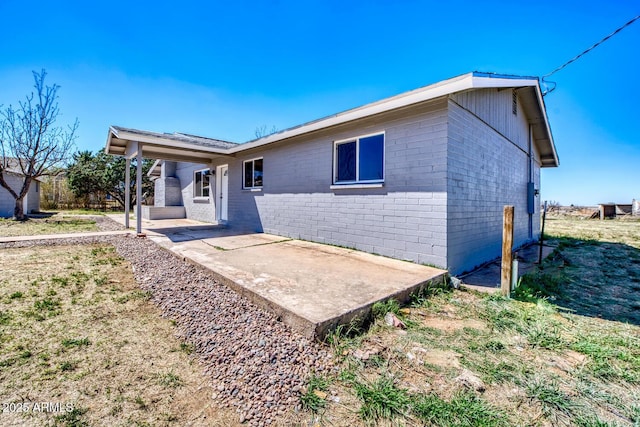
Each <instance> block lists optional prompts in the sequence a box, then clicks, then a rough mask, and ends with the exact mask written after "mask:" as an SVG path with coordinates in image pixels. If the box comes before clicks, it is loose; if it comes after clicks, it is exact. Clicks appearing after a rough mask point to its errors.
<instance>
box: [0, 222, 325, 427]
mask: <svg viewBox="0 0 640 427" xmlns="http://www.w3.org/2000/svg"><path fill="white" fill-rule="evenodd" d="M105 219H107V220H108V221H110V222H114V221H112V220H111V219H109V218H105ZM116 224H117V223H116ZM118 225H119V224H118ZM92 243H108V244H112V245H113V246H115V248H116V250H117V252H118V253H119V254H120V255H121V256H122V257H123V258H125V259H126V260H127V261H129V262H130V263H131V264H132V266H133V273H134V277H135V279H136V281H137V282H138V284H139V286H140V287H141V288H142V289H143V290H147V291H150V292H151V295H152V297H151V298H152V301H153V302H154V303H155V304H156V305H157V306H158V307H159V308H160V309H161V311H162V314H163V316H164V317H167V318H170V319H172V320H174V321H175V322H176V326H177V328H178V336H179V338H180V339H182V340H185V341H186V342H188V343H191V344H193V346H194V350H195V355H196V356H197V357H198V358H199V360H200V361H201V362H202V364H203V366H204V371H205V374H206V376H207V377H208V378H209V379H210V381H211V384H212V386H213V389H214V390H215V392H214V394H213V396H212V398H213V399H214V402H215V403H217V404H218V405H219V406H221V407H230V406H233V407H236V408H237V411H238V413H239V421H240V422H246V423H248V424H250V425H254V426H263V425H269V424H272V423H274V422H275V421H276V419H277V418H278V417H280V416H283V415H285V414H286V413H287V412H288V411H290V410H292V409H299V408H300V403H299V402H300V399H299V398H300V393H301V391H302V389H303V387H304V384H305V382H306V380H307V378H308V377H309V376H310V375H311V374H312V373H314V372H322V371H325V370H326V369H329V368H330V367H331V366H332V356H331V353H330V351H329V350H328V349H327V348H326V347H325V346H323V345H322V344H320V343H317V342H315V341H312V340H309V339H307V338H305V337H304V336H303V335H301V334H299V333H297V332H295V331H293V330H292V329H291V328H290V327H288V326H287V325H285V324H284V323H282V322H280V321H279V320H278V318H277V316H276V315H275V314H273V313H270V312H266V311H264V310H262V309H261V308H259V307H257V306H256V305H254V304H253V303H251V302H250V301H249V300H247V299H246V298H245V297H242V296H240V295H239V294H237V293H236V292H234V291H233V290H231V289H229V288H227V287H226V286H224V285H222V284H220V283H219V282H217V281H216V280H215V279H214V278H213V277H212V276H211V274H210V272H209V271H208V270H206V269H204V268H202V267H199V266H196V265H193V264H190V263H188V262H185V261H183V260H182V259H180V258H178V257H177V256H175V255H173V254H172V253H170V252H169V251H167V250H165V249H163V248H161V247H160V246H159V245H157V244H155V243H154V242H152V241H150V240H148V239H144V238H136V237H132V236H127V235H125V236H101V237H85V238H68V239H56V240H34V241H27V242H11V243H4V244H0V248H17V247H31V246H58V245H79V244H92Z"/></svg>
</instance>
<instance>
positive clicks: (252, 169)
mask: <svg viewBox="0 0 640 427" xmlns="http://www.w3.org/2000/svg"><path fill="white" fill-rule="evenodd" d="M242 169H243V174H244V183H243V185H242V188H244V189H252V188H262V158H259V159H252V160H245V162H244V163H243V165H242Z"/></svg>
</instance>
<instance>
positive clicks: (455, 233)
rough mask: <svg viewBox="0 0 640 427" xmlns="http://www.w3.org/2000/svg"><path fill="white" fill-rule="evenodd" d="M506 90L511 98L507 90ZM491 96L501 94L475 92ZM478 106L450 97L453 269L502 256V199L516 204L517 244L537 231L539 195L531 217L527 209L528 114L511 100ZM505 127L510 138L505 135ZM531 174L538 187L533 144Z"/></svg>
mask: <svg viewBox="0 0 640 427" xmlns="http://www.w3.org/2000/svg"><path fill="white" fill-rule="evenodd" d="M505 92H507V95H508V96H509V98H510V96H511V94H510V91H505ZM495 96H504V94H503V93H500V92H497V91H495V90H494V91H479V93H476V94H475V97H483V98H488V99H490V98H492V97H495ZM452 98H453V97H452ZM456 101H461V102H463V103H464V105H460V104H458V103H457V102H456ZM494 104H495V103H492V105H494ZM503 104H504V103H502V104H500V103H499V105H503ZM476 106H477V104H473V103H470V102H468V99H464V98H463V99H456V98H453V99H452V100H450V101H449V109H448V111H449V129H448V136H449V144H448V149H449V154H448V162H447V170H448V176H449V180H448V191H447V193H448V201H449V203H448V208H447V209H448V230H447V248H448V255H449V256H448V261H449V263H450V266H455V267H454V268H452V270H453V272H454V273H455V272H462V271H468V270H470V269H472V268H473V267H475V266H478V265H480V264H482V263H483V262H486V261H488V260H491V259H493V258H496V257H498V256H500V253H501V245H502V222H503V218H502V214H503V206H504V205H514V206H515V218H514V245H515V246H516V247H517V246H521V245H523V244H525V243H527V242H529V241H531V240H533V239H537V238H538V237H539V229H540V215H539V212H538V211H539V209H538V205H539V203H538V202H539V201H538V200H537V198H536V204H535V205H536V213H535V214H533V215H531V218H530V216H529V214H528V212H527V183H528V182H529V168H528V162H529V155H528V142H527V141H528V140H527V138H528V133H529V125H528V123H527V121H526V118H524V117H523V114H520V115H517V114H516V115H514V114H513V113H512V110H511V104H510V103H507V104H506V106H507V107H508V108H504V109H503V110H502V111H498V112H497V113H496V114H495V116H496V117H492V116H491V115H490V114H487V113H486V111H484V110H481V111H482V113H483V117H480V116H479V115H478V114H477V111H475V107H476ZM494 113H495V111H494ZM507 133H510V134H511V137H512V138H513V140H510V139H508V138H507V137H506V136H505V135H506V134H507ZM532 175H533V176H532V178H533V182H534V183H535V187H536V188H539V187H540V164H539V161H538V159H537V153H536V152H535V150H533V151H532ZM530 221H531V233H530V229H529V227H530V223H529V222H530Z"/></svg>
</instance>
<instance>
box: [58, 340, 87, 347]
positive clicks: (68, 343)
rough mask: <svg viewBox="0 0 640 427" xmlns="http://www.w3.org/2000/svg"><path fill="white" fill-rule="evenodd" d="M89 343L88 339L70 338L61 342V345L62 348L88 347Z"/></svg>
mask: <svg viewBox="0 0 640 427" xmlns="http://www.w3.org/2000/svg"><path fill="white" fill-rule="evenodd" d="M90 344H91V342H90V341H89V338H87V337H85V338H71V339H65V340H62V345H63V346H64V347H67V348H69V347H86V346H88V345H90Z"/></svg>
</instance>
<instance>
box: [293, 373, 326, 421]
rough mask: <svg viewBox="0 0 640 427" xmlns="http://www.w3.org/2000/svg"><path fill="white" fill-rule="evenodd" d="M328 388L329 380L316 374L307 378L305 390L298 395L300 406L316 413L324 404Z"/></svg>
mask: <svg viewBox="0 0 640 427" xmlns="http://www.w3.org/2000/svg"><path fill="white" fill-rule="evenodd" d="M328 389H329V381H328V380H327V379H325V378H322V377H319V376H317V375H312V376H311V378H309V382H308V384H307V390H306V392H305V393H304V394H303V395H302V396H300V402H301V403H302V407H303V408H305V409H307V410H309V411H311V412H313V413H318V412H320V410H321V409H323V408H324V407H325V405H326V397H327V393H326V392H327V390H328Z"/></svg>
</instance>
